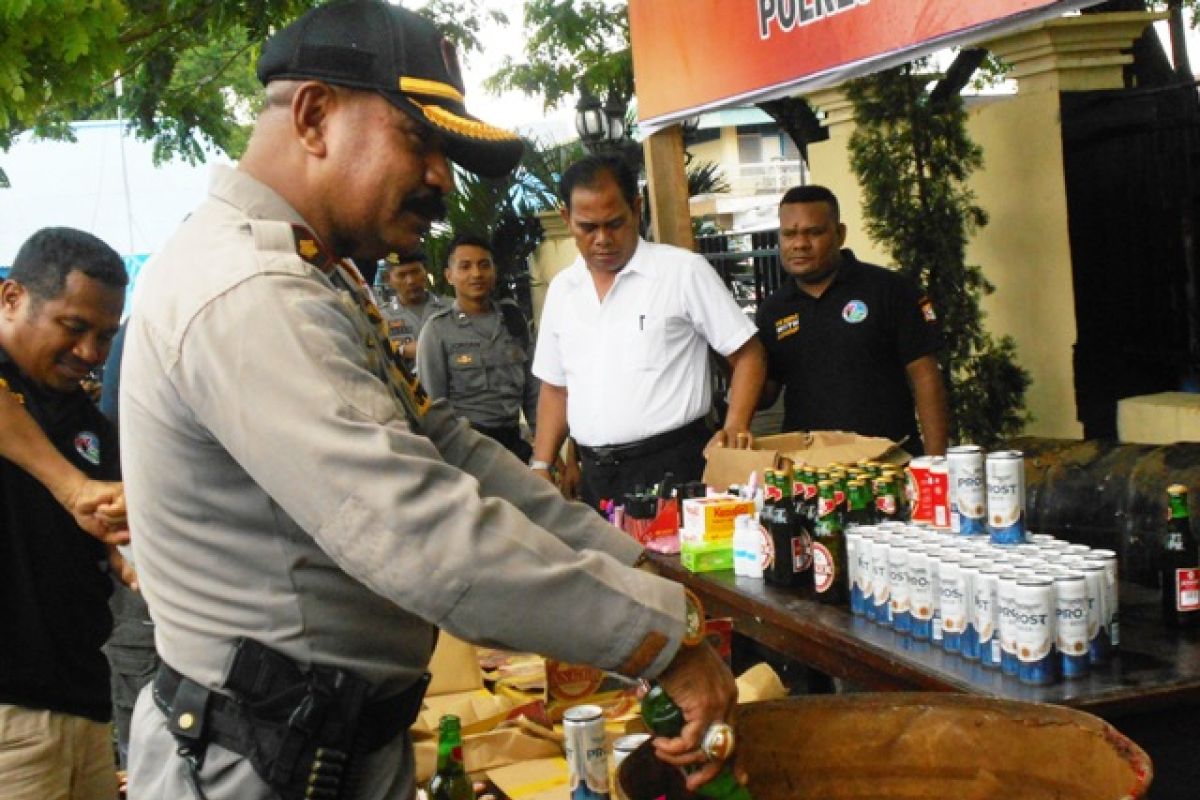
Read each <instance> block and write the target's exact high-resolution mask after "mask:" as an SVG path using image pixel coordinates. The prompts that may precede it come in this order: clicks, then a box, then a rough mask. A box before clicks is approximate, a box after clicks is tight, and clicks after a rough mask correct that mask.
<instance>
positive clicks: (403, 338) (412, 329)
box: [379, 293, 450, 366]
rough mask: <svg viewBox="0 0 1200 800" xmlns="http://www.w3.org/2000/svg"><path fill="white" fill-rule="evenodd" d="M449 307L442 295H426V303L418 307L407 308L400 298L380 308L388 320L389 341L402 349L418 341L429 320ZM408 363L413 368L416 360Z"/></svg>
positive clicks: (410, 360) (393, 299) (394, 298)
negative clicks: (403, 346)
mask: <svg viewBox="0 0 1200 800" xmlns="http://www.w3.org/2000/svg"><path fill="white" fill-rule="evenodd" d="M449 305H450V304H449V303H447V302H446V301H445V300H443V299H442V297H441V296H440V295H436V294H429V293H426V295H425V302H423V303H421V304H420V305H418V306H406V305H404V304H403V303H401V302H400V300H399V299H398V298H396V297H393V298H392V299H391V300H389V301H388V302H386V303H384V304H383V305H381V306H380V307H379V312H380V313H381V314H382V315H383V318H384V319H385V320H387V327H388V339H390V340H391V342H392V344H394V345H395V346H396V347H401V346H402V345H406V344H408V343H409V342H415V341H417V337H418V336H420V335H421V329H422V328H424V327H425V323H426V322H428V321H429V318H430V317H432V316H433V315H434V314H436V313H438V312H439V311H442V310H444V309H446V308H448V307H449ZM407 361H408V363H409V365H410V366H411V365H412V364H413V363H414V362H415V359H407Z"/></svg>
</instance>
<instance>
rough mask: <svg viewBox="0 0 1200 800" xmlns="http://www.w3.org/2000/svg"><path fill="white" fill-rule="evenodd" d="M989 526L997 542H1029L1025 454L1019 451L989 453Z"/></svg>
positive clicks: (994, 540)
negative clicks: (1027, 540)
mask: <svg viewBox="0 0 1200 800" xmlns="http://www.w3.org/2000/svg"><path fill="white" fill-rule="evenodd" d="M985 472H986V477H987V520H988V521H987V525H988V532H989V533H990V534H991V538H992V543H993V544H1022V543H1023V542H1024V541H1025V457H1024V455H1023V454H1022V453H1021V452H1020V451H1019V450H1002V451H1000V452H998V453H989V454H988V456H987V460H986V462H985Z"/></svg>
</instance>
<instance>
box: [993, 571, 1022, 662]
mask: <svg viewBox="0 0 1200 800" xmlns="http://www.w3.org/2000/svg"><path fill="white" fill-rule="evenodd" d="M1024 574H1025V573H1022V572H1020V571H1018V570H1015V569H1008V570H1005V571H1004V572H1002V573H1000V581H999V585H998V586H997V589H996V610H997V628H998V633H999V637H1000V671H1001V672H1003V673H1004V674H1005V675H1011V676H1013V677H1014V678H1015V677H1016V676H1017V672H1018V671H1019V669H1018V661H1017V581H1018V580H1020V578H1021V577H1022V576H1023V575H1024Z"/></svg>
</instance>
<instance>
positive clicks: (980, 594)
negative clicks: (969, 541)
mask: <svg viewBox="0 0 1200 800" xmlns="http://www.w3.org/2000/svg"><path fill="white" fill-rule="evenodd" d="M1000 571H1001V569H1000V567H984V568H982V569H980V570H979V576H978V577H976V578H975V585H974V588H973V589H972V592H971V594H972V596H973V598H974V601H975V635H976V637H977V638H978V639H979V664H980V666H983V667H986V668H987V669H999V668H1000V653H1001V649H1002V648H1001V646H1000V630H999V627H1000V625H999V622H1000V620H999V610H1000V609H999V598H998V595H999V592H1000Z"/></svg>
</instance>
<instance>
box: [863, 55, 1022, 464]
mask: <svg viewBox="0 0 1200 800" xmlns="http://www.w3.org/2000/svg"><path fill="white" fill-rule="evenodd" d="M920 67H921V62H917V64H916V65H907V66H905V67H902V68H898V69H893V70H888V71H885V72H881V73H878V74H876V75H872V76H870V77H868V78H863V79H860V80H857V81H852V82H851V83H850V84H849V86H848V91H849V96H850V99H851V100H852V101H853V102H854V108H855V121H856V123H857V125H856V129H855V132H854V133H853V134H852V135H851V138H850V156H851V166H852V168H853V170H854V173H855V175H856V176H857V178H858V182H859V184H860V186H861V187H862V190H863V209H864V216H865V217H866V228H867V232H868V234H869V235H870V236H871V238H872V239H874V240H875V241H877V242H880V243H881V244H883V245H884V246H885V247H886V248H887V250H888V253H889V255H890V256H891V259H892V261H893V262H894V263H895V264H897V265H899V266H900V269H901V271H903V272H904V273H906V274H907V275H909V276H910V277H911V278H913V279H914V280H916V281H917V282H918V283H919V284H920V285H922V286H923V287H925V290H926V291H927V292H928V294H929V296H930V299H931V300H932V302H933V306H934V308H935V309H936V312H937V315H938V317H939V319H940V321H941V325H942V329H943V331H944V332H945V342H944V345H943V348H942V350H941V352H940V353H939V355H938V358H939V361H940V363H941V367H942V371H943V375H944V376H945V377H946V383H947V389H948V392H949V405H950V411H951V426H950V438H951V441H959V442H974V443H978V444H982V445H985V446H990V445H992V444H994V443H995V442H996V441H998V440H1001V439H1004V438H1007V437H1010V436H1014V435H1016V434H1017V433H1019V432H1020V430H1021V428H1022V426H1023V425H1024V423H1025V421H1026V420H1027V419H1028V415H1027V414H1026V413H1025V412H1024V410H1023V409H1024V396H1025V391H1026V389H1027V388H1028V386H1029V374H1028V373H1027V372H1026V371H1025V370H1024V369H1022V368H1021V367H1020V366H1018V365H1017V363H1016V346H1015V344H1014V343H1013V341H1012V339H1011V338H1009V337H1007V336H1006V337H1003V338H1001V339H999V340H997V339H996V338H995V337H993V336H992V335H991V334H989V333H988V332H987V331H986V330H984V327H983V318H984V314H983V310H982V308H981V307H980V299H981V298H982V297H983V296H984V295H986V294H990V293H991V292H992V291H993V290H994V288H993V286H992V284H990V283H989V282H988V280H987V278H986V277H984V274H983V270H982V269H981V268H980V267H979V266H976V265H973V264H967V263H966V245H967V240H968V237H969V236H970V234H971V233H972V232H974V231H975V230H976V229H978V228H979V227H981V226H983V225H985V224H986V223H987V216H986V214H985V213H984V211H983V209H981V208H980V207H979V206H977V205H976V204H975V197H974V194H973V193H972V192H971V190H970V189H969V188H968V184H967V180H968V178H969V177H970V175H971V173H972V172H974V171H975V170H976V169H978V168H979V167H980V166H981V164H982V162H983V156H982V152H981V150H980V149H979V147H978V146H977V145H976V144H974V143H973V142H972V141H971V140H970V138H969V137H968V136H967V132H966V113H965V111H964V110H963V105H962V102H961V100H960V99H959V97H958V95H957V94H955V95H952V96H950V97H947V98H942V99H941V100H940V101H939V102H934V101H933V100H932V98H931V92H930V91H928V89H927V84H928V82H929V78H928V76H922V75H921V74H920V73H919V70H920Z"/></svg>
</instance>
